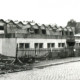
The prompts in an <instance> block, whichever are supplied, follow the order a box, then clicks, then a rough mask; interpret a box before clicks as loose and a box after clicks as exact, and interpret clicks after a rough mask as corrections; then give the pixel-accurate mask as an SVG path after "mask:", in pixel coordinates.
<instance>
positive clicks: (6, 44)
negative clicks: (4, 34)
mask: <svg viewBox="0 0 80 80" xmlns="http://www.w3.org/2000/svg"><path fill="white" fill-rule="evenodd" d="M2 54H3V55H6V56H13V57H15V55H16V39H14V38H3V40H2Z"/></svg>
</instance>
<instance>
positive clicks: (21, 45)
mask: <svg viewBox="0 0 80 80" xmlns="http://www.w3.org/2000/svg"><path fill="white" fill-rule="evenodd" d="M18 45H19V48H23V49H25V48H30V43H19V44H18ZM54 47H55V43H47V48H54ZM58 47H65V43H58ZM34 48H43V43H34Z"/></svg>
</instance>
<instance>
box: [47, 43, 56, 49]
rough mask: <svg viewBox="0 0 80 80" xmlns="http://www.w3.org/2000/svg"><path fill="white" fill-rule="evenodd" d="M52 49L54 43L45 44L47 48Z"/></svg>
mask: <svg viewBox="0 0 80 80" xmlns="http://www.w3.org/2000/svg"><path fill="white" fill-rule="evenodd" d="M53 47H55V43H48V44H47V48H53Z"/></svg>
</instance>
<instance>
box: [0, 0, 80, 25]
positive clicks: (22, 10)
mask: <svg viewBox="0 0 80 80" xmlns="http://www.w3.org/2000/svg"><path fill="white" fill-rule="evenodd" d="M0 18H1V19H5V20H7V19H12V20H21V21H24V20H25V21H31V20H34V21H35V22H37V23H44V24H55V23H56V24H57V25H59V26H66V24H67V22H68V21H69V20H70V19H74V20H76V21H78V22H79V21H80V0H0Z"/></svg>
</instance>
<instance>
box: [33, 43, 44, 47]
mask: <svg viewBox="0 0 80 80" xmlns="http://www.w3.org/2000/svg"><path fill="white" fill-rule="evenodd" d="M34 47H35V48H43V43H35V45H34Z"/></svg>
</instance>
